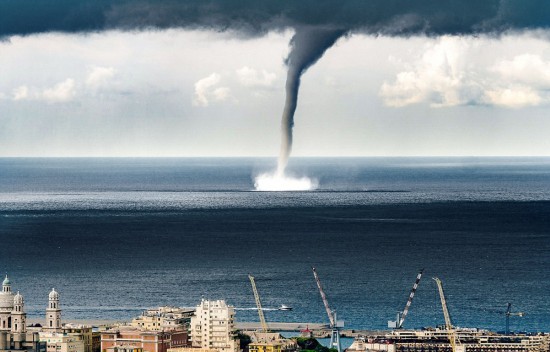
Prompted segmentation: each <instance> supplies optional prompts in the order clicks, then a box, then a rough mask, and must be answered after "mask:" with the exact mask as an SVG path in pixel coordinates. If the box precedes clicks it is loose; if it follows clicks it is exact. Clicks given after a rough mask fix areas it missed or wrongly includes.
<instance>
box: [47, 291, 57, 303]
mask: <svg viewBox="0 0 550 352" xmlns="http://www.w3.org/2000/svg"><path fill="white" fill-rule="evenodd" d="M48 297H49V299H50V301H58V300H59V293H57V291H56V290H55V288H52V292H50V294H49V296H48Z"/></svg>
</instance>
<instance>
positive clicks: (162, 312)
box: [131, 306, 195, 331]
mask: <svg viewBox="0 0 550 352" xmlns="http://www.w3.org/2000/svg"><path fill="white" fill-rule="evenodd" d="M194 312H195V310H194V309H189V308H178V307H169V306H166V307H158V308H155V309H148V310H146V311H144V312H143V313H142V314H141V315H140V316H139V317H137V318H134V319H133V320H132V324H131V325H132V326H133V327H136V328H139V329H142V330H148V331H165V330H181V329H184V330H187V328H188V327H189V322H190V320H191V317H192V316H193V314H194Z"/></svg>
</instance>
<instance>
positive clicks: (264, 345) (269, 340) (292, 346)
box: [248, 332, 298, 352]
mask: <svg viewBox="0 0 550 352" xmlns="http://www.w3.org/2000/svg"><path fill="white" fill-rule="evenodd" d="M250 339H251V341H252V342H251V343H250V344H249V345H248V350H249V351H250V352H291V351H296V350H297V349H298V344H297V343H296V340H293V339H287V338H284V337H283V336H282V335H281V334H280V333H278V332H253V333H252V334H250Z"/></svg>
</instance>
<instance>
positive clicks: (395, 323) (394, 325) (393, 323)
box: [388, 269, 424, 329]
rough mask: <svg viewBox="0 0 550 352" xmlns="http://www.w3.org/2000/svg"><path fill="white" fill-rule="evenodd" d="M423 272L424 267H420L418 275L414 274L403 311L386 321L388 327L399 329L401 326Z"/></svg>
mask: <svg viewBox="0 0 550 352" xmlns="http://www.w3.org/2000/svg"><path fill="white" fill-rule="evenodd" d="M423 272H424V269H420V271H419V272H418V275H416V281H415V282H414V285H413V287H412V289H411V292H410V293H409V299H408V300H407V304H406V305H405V309H404V310H403V312H398V313H397V318H396V319H395V321H391V320H390V321H388V328H393V329H401V328H402V327H403V322H404V321H405V318H406V317H407V313H409V308H410V307H411V303H412V300H413V298H414V294H415V293H416V289H417V288H418V284H419V283H420V279H421V278H422V273H423Z"/></svg>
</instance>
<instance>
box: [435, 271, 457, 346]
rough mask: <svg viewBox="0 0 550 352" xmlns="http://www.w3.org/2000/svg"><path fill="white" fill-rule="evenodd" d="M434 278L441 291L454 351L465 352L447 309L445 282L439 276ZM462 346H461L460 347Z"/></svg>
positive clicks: (446, 327) (446, 328)
mask: <svg viewBox="0 0 550 352" xmlns="http://www.w3.org/2000/svg"><path fill="white" fill-rule="evenodd" d="M433 280H434V281H435V282H436V283H437V289H438V291H439V298H440V299H441V308H442V309H443V315H444V316H445V330H447V334H448V335H449V342H450V343H451V351H452V352H463V351H464V348H463V346H459V345H460V341H459V339H458V336H457V335H456V330H455V328H454V326H453V324H452V322H451V316H450V315H449V310H448V309H447V301H446V299H445V293H444V292H443V284H442V283H441V280H439V278H437V277H434V278H433ZM459 347H460V348H459Z"/></svg>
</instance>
